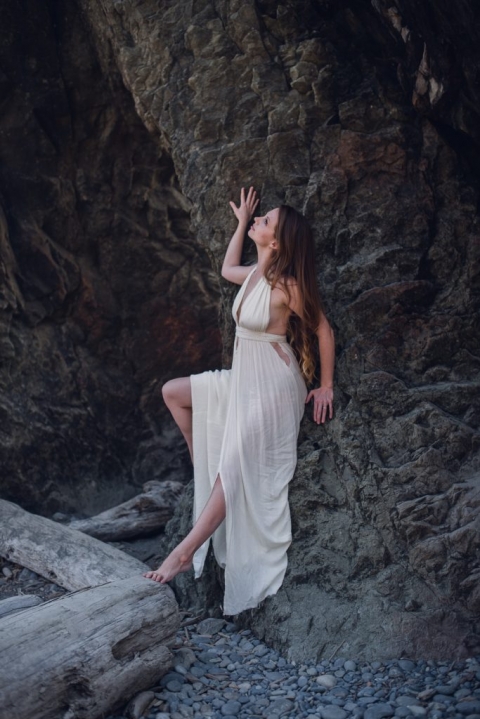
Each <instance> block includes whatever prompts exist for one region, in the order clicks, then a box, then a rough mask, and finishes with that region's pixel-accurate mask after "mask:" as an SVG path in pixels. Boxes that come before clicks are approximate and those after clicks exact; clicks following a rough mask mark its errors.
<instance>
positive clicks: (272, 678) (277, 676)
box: [265, 672, 285, 682]
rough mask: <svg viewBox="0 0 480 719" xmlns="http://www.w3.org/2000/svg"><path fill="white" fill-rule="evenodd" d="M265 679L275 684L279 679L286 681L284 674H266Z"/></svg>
mask: <svg viewBox="0 0 480 719" xmlns="http://www.w3.org/2000/svg"><path fill="white" fill-rule="evenodd" d="M265 677H266V679H268V681H270V682H275V681H277V679H285V674H284V672H265Z"/></svg>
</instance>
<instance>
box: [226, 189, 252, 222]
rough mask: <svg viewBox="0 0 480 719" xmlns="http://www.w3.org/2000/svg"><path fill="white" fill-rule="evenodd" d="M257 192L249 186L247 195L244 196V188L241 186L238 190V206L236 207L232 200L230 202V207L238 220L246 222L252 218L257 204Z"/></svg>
mask: <svg viewBox="0 0 480 719" xmlns="http://www.w3.org/2000/svg"><path fill="white" fill-rule="evenodd" d="M258 202H259V201H258V199H257V193H256V192H255V190H254V189H253V187H251V188H250V189H249V191H248V195H247V197H246V198H245V189H244V188H243V187H242V189H241V191H240V207H237V206H236V204H235V203H234V202H230V207H231V208H232V210H233V211H234V213H235V217H236V218H237V220H238V221H239V222H242V223H244V224H248V223H249V222H250V220H251V218H252V215H253V213H254V212H255V208H256V206H257V205H258Z"/></svg>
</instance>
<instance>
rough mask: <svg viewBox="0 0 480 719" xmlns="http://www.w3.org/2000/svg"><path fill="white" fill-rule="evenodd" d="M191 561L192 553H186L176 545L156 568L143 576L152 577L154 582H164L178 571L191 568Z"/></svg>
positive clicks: (185, 570)
mask: <svg viewBox="0 0 480 719" xmlns="http://www.w3.org/2000/svg"><path fill="white" fill-rule="evenodd" d="M192 562H193V555H190V554H187V553H186V552H183V551H182V550H179V548H178V547H176V548H175V549H174V550H173V551H171V552H170V554H169V555H168V557H167V558H166V559H165V561H164V562H163V563H162V564H161V565H160V566H159V568H158V569H154V570H152V571H151V572H146V573H145V574H144V575H143V576H144V577H147V579H153V580H154V581H155V582H160V584H165V583H166V582H169V581H170V580H171V579H173V578H174V577H175V576H176V575H177V574H180V572H187V571H188V570H189V569H191V567H192Z"/></svg>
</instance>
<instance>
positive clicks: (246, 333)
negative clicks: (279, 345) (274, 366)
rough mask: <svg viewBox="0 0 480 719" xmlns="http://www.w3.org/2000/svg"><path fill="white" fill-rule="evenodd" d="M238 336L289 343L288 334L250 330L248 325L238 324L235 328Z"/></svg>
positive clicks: (247, 338) (260, 340)
mask: <svg viewBox="0 0 480 719" xmlns="http://www.w3.org/2000/svg"><path fill="white" fill-rule="evenodd" d="M235 335H236V337H240V339H245V340H253V341H254V342H284V343H287V336H286V335H277V334H273V333H272V332H257V330H249V329H247V328H246V327H239V326H237V328H236V330H235Z"/></svg>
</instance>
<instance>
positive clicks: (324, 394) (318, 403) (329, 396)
mask: <svg viewBox="0 0 480 719" xmlns="http://www.w3.org/2000/svg"><path fill="white" fill-rule="evenodd" d="M311 399H313V421H314V422H316V423H317V424H324V422H325V420H326V419H327V411H328V416H329V418H330V419H332V417H333V389H332V388H331V387H319V388H318V389H312V390H311V391H310V392H309V393H308V395H307V399H306V400H305V404H307V403H308V402H310V400H311Z"/></svg>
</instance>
